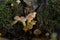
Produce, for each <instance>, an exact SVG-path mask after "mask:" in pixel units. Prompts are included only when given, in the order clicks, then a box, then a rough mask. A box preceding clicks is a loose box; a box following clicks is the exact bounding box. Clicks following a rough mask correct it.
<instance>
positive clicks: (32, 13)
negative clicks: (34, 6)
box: [26, 12, 36, 20]
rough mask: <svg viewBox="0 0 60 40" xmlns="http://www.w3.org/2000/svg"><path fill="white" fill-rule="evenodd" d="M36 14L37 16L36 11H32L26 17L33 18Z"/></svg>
mask: <svg viewBox="0 0 60 40" xmlns="http://www.w3.org/2000/svg"><path fill="white" fill-rule="evenodd" d="M35 16H36V12H31V13H30V14H28V15H27V16H26V19H27V20H33V18H35Z"/></svg>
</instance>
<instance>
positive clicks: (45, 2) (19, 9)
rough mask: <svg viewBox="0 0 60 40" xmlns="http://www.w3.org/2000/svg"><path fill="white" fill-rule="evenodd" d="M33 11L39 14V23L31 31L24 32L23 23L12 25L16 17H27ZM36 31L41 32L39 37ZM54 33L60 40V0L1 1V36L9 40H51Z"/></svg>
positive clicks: (37, 16)
mask: <svg viewBox="0 0 60 40" xmlns="http://www.w3.org/2000/svg"><path fill="white" fill-rule="evenodd" d="M17 2H18V3H17ZM32 10H33V11H35V12H36V13H37V14H36V17H35V18H34V20H36V21H37V22H36V24H35V25H34V26H33V28H32V29H31V30H28V31H27V32H24V30H23V25H22V24H21V22H17V23H16V24H14V25H13V26H12V25H11V23H12V22H13V21H14V17H15V16H24V17H26V15H28V14H29V12H31V11H32ZM36 29H39V30H40V31H41V34H39V36H38V37H36V36H35V34H34V31H35V30H36ZM46 33H49V36H48V37H47V36H46V35H45V34H46ZM52 33H57V34H58V35H57V40H60V39H59V38H60V0H20V2H19V1H17V0H0V34H2V35H0V36H2V37H4V38H7V39H9V40H38V39H39V38H40V39H39V40H45V39H46V38H47V39H46V40H49V39H52V38H51V34H52ZM47 35H48V34H47ZM33 38H36V39H33ZM37 38H38V39H37ZM7 39H6V40H7Z"/></svg>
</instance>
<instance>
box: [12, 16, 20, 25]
mask: <svg viewBox="0 0 60 40" xmlns="http://www.w3.org/2000/svg"><path fill="white" fill-rule="evenodd" d="M14 19H15V21H13V23H12V24H11V25H14V24H16V23H17V22H18V21H19V20H20V17H19V16H15V17H14Z"/></svg>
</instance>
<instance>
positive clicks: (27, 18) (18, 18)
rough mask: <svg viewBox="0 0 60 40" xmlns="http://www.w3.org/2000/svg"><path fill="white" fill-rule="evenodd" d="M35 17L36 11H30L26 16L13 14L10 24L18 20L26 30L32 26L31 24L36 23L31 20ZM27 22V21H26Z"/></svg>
mask: <svg viewBox="0 0 60 40" xmlns="http://www.w3.org/2000/svg"><path fill="white" fill-rule="evenodd" d="M35 17H36V12H30V13H29V14H28V15H27V16H26V17H24V16H21V17H19V16H15V17H14V20H15V21H13V23H12V25H14V24H16V23H17V22H18V21H19V22H22V24H23V26H24V27H23V30H24V31H27V30H30V29H32V28H33V25H35V24H36V21H35V20H33V19H34V18H35ZM26 22H27V23H26Z"/></svg>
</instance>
